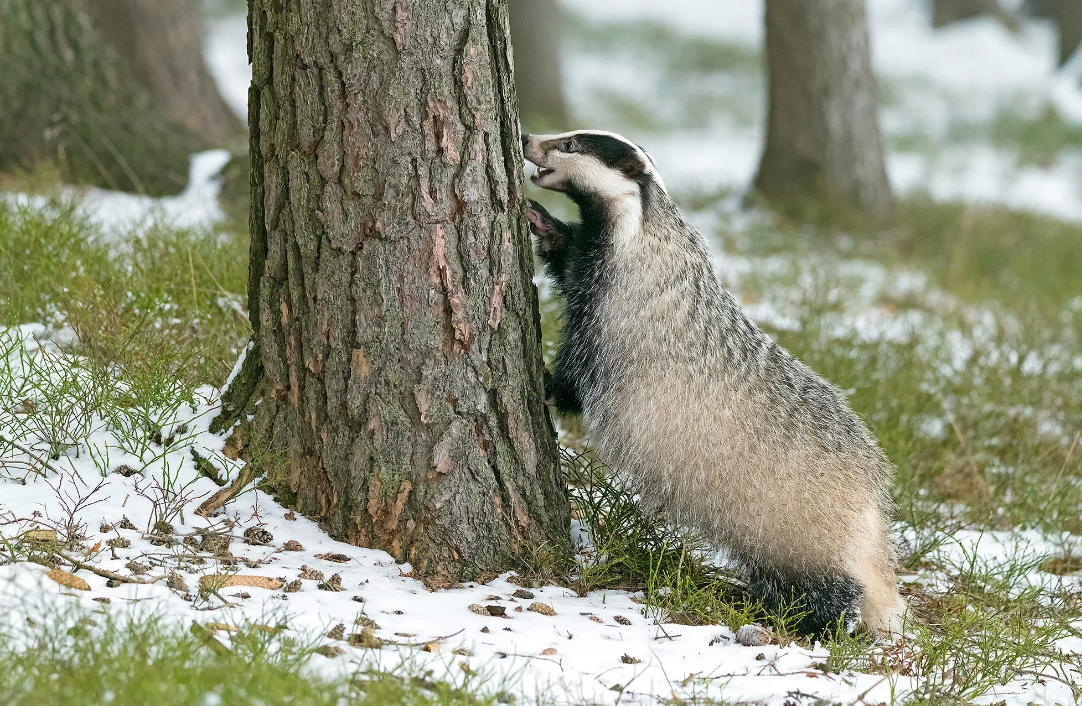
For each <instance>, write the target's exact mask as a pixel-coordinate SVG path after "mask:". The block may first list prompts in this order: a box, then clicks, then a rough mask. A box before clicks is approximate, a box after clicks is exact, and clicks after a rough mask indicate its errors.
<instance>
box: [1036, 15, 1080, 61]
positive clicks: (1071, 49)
mask: <svg viewBox="0 0 1082 706" xmlns="http://www.w3.org/2000/svg"><path fill="white" fill-rule="evenodd" d="M1045 4H1046V12H1047V17H1049V18H1050V19H1051V20H1052V21H1053V22H1055V23H1056V28H1057V29H1058V30H1059V65H1060V66H1063V65H1064V64H1066V63H1067V62H1068V61H1070V59H1071V57H1072V56H1074V53H1075V52H1076V51H1077V50H1078V45H1079V44H1082V2H1079V0H1046V3H1045Z"/></svg>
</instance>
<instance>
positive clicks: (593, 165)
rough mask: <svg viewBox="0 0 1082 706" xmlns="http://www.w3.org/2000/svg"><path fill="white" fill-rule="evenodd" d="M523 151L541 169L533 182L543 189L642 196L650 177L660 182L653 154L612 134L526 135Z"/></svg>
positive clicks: (595, 132) (601, 194)
mask: <svg viewBox="0 0 1082 706" xmlns="http://www.w3.org/2000/svg"><path fill="white" fill-rule="evenodd" d="M522 152H523V155H524V156H525V157H526V159H528V160H529V161H531V162H533V163H534V164H535V165H537V171H536V172H534V173H533V174H532V175H531V176H530V180H531V181H533V183H534V184H536V185H537V186H540V187H541V188H542V189H550V190H552V191H564V192H571V193H580V194H589V195H591V196H597V197H600V198H618V197H621V196H626V195H631V194H636V193H638V191H639V186H640V184H641V182H642V181H643V180H644V179H653V180H654V181H656V182H658V183H659V184H660V178H659V177H658V175H657V173H656V170H655V168H654V163H653V161H652V160H651V159H650V156H649V155H647V154H646V152H644V151H643V149H642V148H641V147H639V146H638V145H636V144H635V143H633V142H631V141H630V140H628V139H627V138H626V137H621V136H620V135H617V134H615V133H611V132H603V131H601V130H576V131H574V132H565V133H562V134H559V135H523V136H522Z"/></svg>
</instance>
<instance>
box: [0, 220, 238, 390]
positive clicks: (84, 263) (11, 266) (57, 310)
mask: <svg viewBox="0 0 1082 706" xmlns="http://www.w3.org/2000/svg"><path fill="white" fill-rule="evenodd" d="M247 269H248V245H247V238H246V236H240V235H237V234H235V233H232V232H224V231H223V232H214V231H191V230H184V229H174V228H169V227H167V226H163V225H159V226H156V227H153V228H150V229H149V230H147V231H146V232H143V233H136V234H130V235H128V236H127V237H123V238H121V239H120V240H119V241H118V242H117V243H116V244H113V245H110V244H108V243H105V242H103V240H102V237H101V234H99V233H98V232H97V231H96V229H95V228H94V227H92V226H91V225H90V224H88V223H87V222H86V221H85V220H84V219H83V218H81V217H80V216H79V215H78V214H77V212H76V211H75V209H74V208H73V207H72V206H70V205H65V204H64V203H61V202H59V201H57V202H55V203H54V204H53V205H52V206H51V207H49V208H45V209H29V208H19V207H15V206H11V205H8V204H6V203H3V202H0V281H2V282H5V286H4V287H3V288H2V289H0V325H15V324H21V323H29V322H35V321H37V322H45V323H50V324H54V325H57V326H59V325H62V324H67V325H69V326H71V327H72V328H73V329H74V330H75V331H76V332H77V333H78V335H79V339H80V342H81V348H80V352H81V353H83V354H84V355H87V356H89V357H90V358H92V359H94V360H96V361H98V362H99V363H101V364H113V363H116V364H120V365H122V366H124V367H126V368H127V369H129V370H131V371H135V370H136V369H139V368H143V369H145V372H147V373H151V374H156V371H157V372H160V371H163V370H168V371H170V372H175V373H176V374H177V376H178V377H179V378H180V379H183V380H185V381H186V382H190V383H193V384H202V383H209V384H221V382H222V381H224V380H225V377H226V375H228V373H229V370H230V369H231V368H232V366H233V362H234V361H235V360H236V357H237V355H238V353H239V351H240V348H241V347H242V346H243V345H244V342H245V341H246V340H247V337H248V334H249V330H250V329H249V325H248V321H247V316H246V313H245V312H244V309H243V304H244V294H245V291H246V288H247Z"/></svg>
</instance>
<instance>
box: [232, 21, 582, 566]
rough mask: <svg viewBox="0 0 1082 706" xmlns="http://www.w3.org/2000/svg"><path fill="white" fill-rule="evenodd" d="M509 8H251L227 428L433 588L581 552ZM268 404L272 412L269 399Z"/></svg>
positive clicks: (303, 503) (366, 542)
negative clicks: (532, 224) (561, 442)
mask: <svg viewBox="0 0 1082 706" xmlns="http://www.w3.org/2000/svg"><path fill="white" fill-rule="evenodd" d="M507 32H508V30H507V16H506V5H505V2H503V1H498V0H488V1H487V2H486V0H461V1H460V2H457V3H455V4H454V5H453V6H452V10H451V11H448V8H447V6H444V5H433V4H432V3H428V2H425V1H424V0H396V1H395V2H381V1H377V0H359V1H358V2H353V3H340V2H337V0H297V1H296V2H290V3H282V2H279V1H278V0H250V5H249V41H250V52H251V59H252V68H253V78H252V88H251V93H250V96H249V127H250V132H251V143H250V144H251V159H252V212H251V231H252V251H251V275H250V286H249V298H250V302H249V308H250V311H251V317H252V325H253V328H254V329H255V334H254V342H255V345H254V348H253V349H252V350H250V351H249V353H248V356H247V358H246V360H245V365H244V366H243V368H242V370H241V372H240V374H239V375H238V376H237V378H236V380H235V381H234V383H233V385H232V386H231V387H230V389H229V391H228V392H227V394H226V398H225V400H224V405H223V407H224V409H223V416H222V417H221V418H219V420H218V426H219V427H222V426H226V425H228V424H230V423H232V421H233V420H235V419H238V418H239V419H244V417H243V416H242V412H243V411H244V410H245V409H247V410H250V411H253V412H254V415H255V416H254V418H253V419H252V421H251V422H250V423H247V422H246V423H245V424H246V427H242V429H241V430H240V432H239V433H236V434H235V437H234V438H242V439H244V440H245V442H244V443H246V446H245V449H247V450H248V454H249V458H251V459H252V460H253V462H257V463H259V464H260V465H262V466H263V467H264V468H265V469H267V470H268V473H269V477H270V484H271V486H272V487H273V488H275V490H276V492H278V494H279V497H281V498H283V499H285V500H286V501H287V502H292V503H294V504H295V506H296V508H297V509H299V510H300V511H301V512H303V513H305V514H308V515H313V516H318V517H319V518H321V520H322V524H323V526H324V528H325V529H326V530H327V531H329V532H330V533H331V534H332V535H333V536H335V537H337V538H339V539H343V540H346V541H349V542H351V543H354V544H358V545H363V546H368V547H375V548H379V549H384V550H386V551H388V552H389V553H390V554H391V555H392V556H394V557H395V558H396V559H398V560H402V561H409V562H411V563H412V564H413V567H414V570H415V572H416V573H417V575H420V576H424V577H427V578H429V579H430V580H431V581H432V582H434V583H437V584H439V583H445V582H449V581H458V580H465V579H471V578H476V577H477V576H478V575H479V574H481V573H483V572H487V571H497V570H500V569H505V568H508V567H509V566H511V565H513V562H514V561H515V558H516V557H517V556H519V555H520V554H521V553H522V552H523V551H525V550H526V547H532V548H534V549H537V548H539V547H541V546H547V547H548V550H549V551H551V552H555V554H557V555H559V554H561V553H563V552H565V551H566V550H567V547H568V539H567V538H568V527H569V522H570V519H569V510H568V501H567V497H566V489H565V487H564V486H563V484H562V480H561V476H560V471H559V464H558V454H557V446H556V441H555V436H554V434H553V430H552V426H551V424H550V421H549V418H548V414H547V411H546V409H545V407H544V404H543V400H542V396H543V394H542V382H541V373H542V361H541V352H540V325H539V317H538V311H537V294H536V291H535V289H534V287H533V285H532V280H531V278H532V275H533V261H532V253H531V249H530V242H529V234H528V232H527V229H526V227H525V223H526V221H525V218H524V215H525V214H524V202H523V199H522V195H521V185H522V184H521V180H522V170H521V165H522V154H521V146H520V143H519V130H518V120H517V114H516V107H515V106H516V98H515V92H514V87H513V84H512V81H513V76H512V71H511V49H510V45H509V42H508V36H507ZM256 402H258V404H255V403H256Z"/></svg>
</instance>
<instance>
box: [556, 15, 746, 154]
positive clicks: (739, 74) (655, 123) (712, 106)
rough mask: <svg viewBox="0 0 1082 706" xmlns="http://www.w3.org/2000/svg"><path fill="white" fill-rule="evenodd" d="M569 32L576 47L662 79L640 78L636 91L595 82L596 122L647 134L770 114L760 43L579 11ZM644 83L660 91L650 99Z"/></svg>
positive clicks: (570, 18) (569, 19)
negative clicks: (592, 16)
mask: <svg viewBox="0 0 1082 706" xmlns="http://www.w3.org/2000/svg"><path fill="white" fill-rule="evenodd" d="M563 30H564V36H563V40H564V41H565V42H566V43H567V45H568V46H569V47H570V48H571V49H573V50H574V51H577V52H581V53H584V54H589V55H592V56H594V57H596V58H597V59H600V60H603V61H608V62H613V63H614V64H616V63H619V65H620V68H621V69H622V70H625V71H626V70H628V69H629V68H630V69H631V70H633V71H636V72H640V73H642V74H644V75H646V76H653V75H654V74H658V75H659V77H660V78H658V79H657V80H651V79H646V80H640V81H638V82H637V88H636V91H635V94H634V95H626V94H625V93H624V91H623V89H622V88H620V87H609V86H601V85H598V86H595V87H593V89H592V90H591V92H590V96H589V101H590V102H591V103H592V104H593V105H592V108H591V112H590V115H589V116H588V118H589V123H590V124H591V125H594V126H605V127H606V129H614V130H617V131H624V132H626V133H628V134H641V133H663V132H666V131H668V130H673V129H702V128H706V127H709V126H711V125H713V124H714V123H716V122H718V121H719V120H722V121H726V122H733V121H735V122H736V123H738V124H740V125H743V126H750V125H754V124H756V123H757V122H759V121H760V120H761V118H762V115H763V110H762V108H763V106H762V100H761V99H762V95H763V91H764V81H763V71H762V55H761V53H760V52H759V50H758V49H757V48H755V47H751V46H748V45H746V44H743V43H740V42H731V41H726V40H722V39H715V38H710V37H700V36H689V35H686V34H683V33H681V32H679V31H678V30H676V29H674V28H672V27H670V26H669V25H667V24H665V23H662V22H649V21H640V20H634V21H618V22H612V21H598V20H591V19H588V18H585V17H583V16H581V15H578V14H576V13H573V12H566V13H565V15H564V21H563ZM615 75H616V76H619V75H620V74H619V73H616V74H615ZM617 83H618V82H617ZM644 88H646V89H647V90H651V91H654V92H655V93H656V95H655V96H653V97H652V98H651V99H647V100H644V95H643V93H642V89H644ZM585 117H587V116H584V115H576V118H578V119H580V120H581V119H583V118H585Z"/></svg>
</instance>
